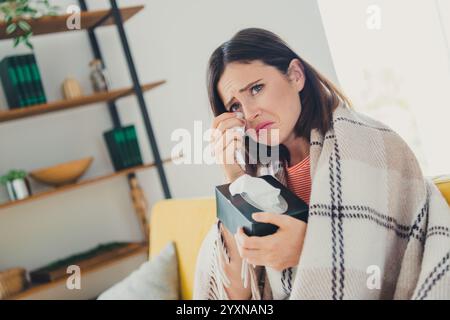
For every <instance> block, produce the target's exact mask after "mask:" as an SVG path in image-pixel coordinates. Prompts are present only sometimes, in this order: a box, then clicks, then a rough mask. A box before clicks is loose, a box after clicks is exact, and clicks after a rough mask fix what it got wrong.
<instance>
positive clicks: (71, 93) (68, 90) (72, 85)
mask: <svg viewBox="0 0 450 320" xmlns="http://www.w3.org/2000/svg"><path fill="white" fill-rule="evenodd" d="M62 93H63V97H64V99H73V98H78V97H81V96H82V95H83V91H82V90H81V86H80V83H79V82H78V81H77V80H76V79H74V78H71V77H68V78H66V79H65V80H64V81H63V84H62Z"/></svg>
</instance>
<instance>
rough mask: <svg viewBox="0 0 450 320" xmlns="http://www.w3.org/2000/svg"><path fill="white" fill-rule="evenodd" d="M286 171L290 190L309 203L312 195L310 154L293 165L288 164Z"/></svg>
mask: <svg viewBox="0 0 450 320" xmlns="http://www.w3.org/2000/svg"><path fill="white" fill-rule="evenodd" d="M286 173H287V183H288V188H289V190H291V191H292V192H294V193H295V194H296V195H297V196H298V197H299V198H300V199H302V200H303V201H305V202H306V203H307V204H309V198H310V196H311V172H310V165H309V155H308V156H307V157H306V158H305V159H303V160H302V161H300V162H299V163H297V164H295V165H293V166H292V167H288V166H287V165H286Z"/></svg>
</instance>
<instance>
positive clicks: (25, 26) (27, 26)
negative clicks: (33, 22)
mask: <svg viewBox="0 0 450 320" xmlns="http://www.w3.org/2000/svg"><path fill="white" fill-rule="evenodd" d="M18 25H19V27H20V29H22V30H23V31H26V32H28V31H30V30H31V26H30V24H29V23H28V22H26V21H25V20H20V21H19V22H18Z"/></svg>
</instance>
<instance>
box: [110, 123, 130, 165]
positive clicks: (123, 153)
mask: <svg viewBox="0 0 450 320" xmlns="http://www.w3.org/2000/svg"><path fill="white" fill-rule="evenodd" d="M113 137H114V142H115V143H116V144H117V147H118V149H119V153H120V158H121V160H122V164H123V168H129V167H130V166H131V161H130V157H129V152H128V150H127V145H126V140H125V134H124V132H123V129H122V128H117V129H115V130H114V134H113Z"/></svg>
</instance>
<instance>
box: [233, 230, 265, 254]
mask: <svg viewBox="0 0 450 320" xmlns="http://www.w3.org/2000/svg"><path fill="white" fill-rule="evenodd" d="M235 238H236V242H237V243H238V244H239V246H240V247H241V248H242V249H245V250H261V248H262V247H263V245H264V242H263V241H262V240H261V237H249V236H247V235H246V234H245V233H244V230H243V229H242V228H239V229H238V231H237V233H236V234H235Z"/></svg>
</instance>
